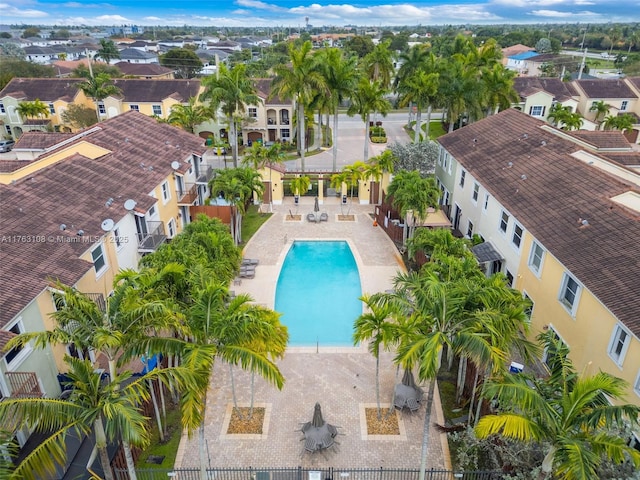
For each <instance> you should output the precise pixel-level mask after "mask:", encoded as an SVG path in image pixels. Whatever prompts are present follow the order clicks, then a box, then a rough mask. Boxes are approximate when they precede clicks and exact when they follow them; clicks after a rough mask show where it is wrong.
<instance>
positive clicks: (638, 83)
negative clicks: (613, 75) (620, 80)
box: [626, 77, 640, 91]
mask: <svg viewBox="0 0 640 480" xmlns="http://www.w3.org/2000/svg"><path fill="white" fill-rule="evenodd" d="M626 80H627V81H628V82H629V83H630V84H632V85H633V86H634V87H635V88H636V90H638V91H640V77H627V78H626Z"/></svg>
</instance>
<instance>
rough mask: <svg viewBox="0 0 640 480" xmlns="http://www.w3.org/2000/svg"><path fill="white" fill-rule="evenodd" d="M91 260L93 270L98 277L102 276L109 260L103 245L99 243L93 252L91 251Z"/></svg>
mask: <svg viewBox="0 0 640 480" xmlns="http://www.w3.org/2000/svg"><path fill="white" fill-rule="evenodd" d="M91 259H92V260H93V268H94V269H95V271H96V275H100V274H101V273H102V272H104V271H105V270H106V269H107V260H106V259H105V256H104V250H103V249H102V243H99V244H98V245H96V246H95V248H94V249H93V250H91Z"/></svg>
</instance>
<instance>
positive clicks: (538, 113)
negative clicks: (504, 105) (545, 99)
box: [529, 105, 547, 117]
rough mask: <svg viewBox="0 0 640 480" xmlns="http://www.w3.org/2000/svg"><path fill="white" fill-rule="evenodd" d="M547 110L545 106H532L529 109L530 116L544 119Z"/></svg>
mask: <svg viewBox="0 0 640 480" xmlns="http://www.w3.org/2000/svg"><path fill="white" fill-rule="evenodd" d="M546 110H547V107H545V106H544V105H532V106H531V107H529V115H531V116H532V117H544V113H545V111H546Z"/></svg>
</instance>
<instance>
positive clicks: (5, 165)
mask: <svg viewBox="0 0 640 480" xmlns="http://www.w3.org/2000/svg"><path fill="white" fill-rule="evenodd" d="M31 162H33V160H0V172H2V173H10V172H15V171H16V170H20V169H21V168H22V167H26V166H27V165H29V164H30V163H31Z"/></svg>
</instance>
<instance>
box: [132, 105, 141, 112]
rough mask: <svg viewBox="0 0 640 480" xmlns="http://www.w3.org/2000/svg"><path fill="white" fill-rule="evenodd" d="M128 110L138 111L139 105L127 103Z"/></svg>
mask: <svg viewBox="0 0 640 480" xmlns="http://www.w3.org/2000/svg"><path fill="white" fill-rule="evenodd" d="M129 110H135V111H136V112H139V111H140V107H139V106H138V105H129Z"/></svg>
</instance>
